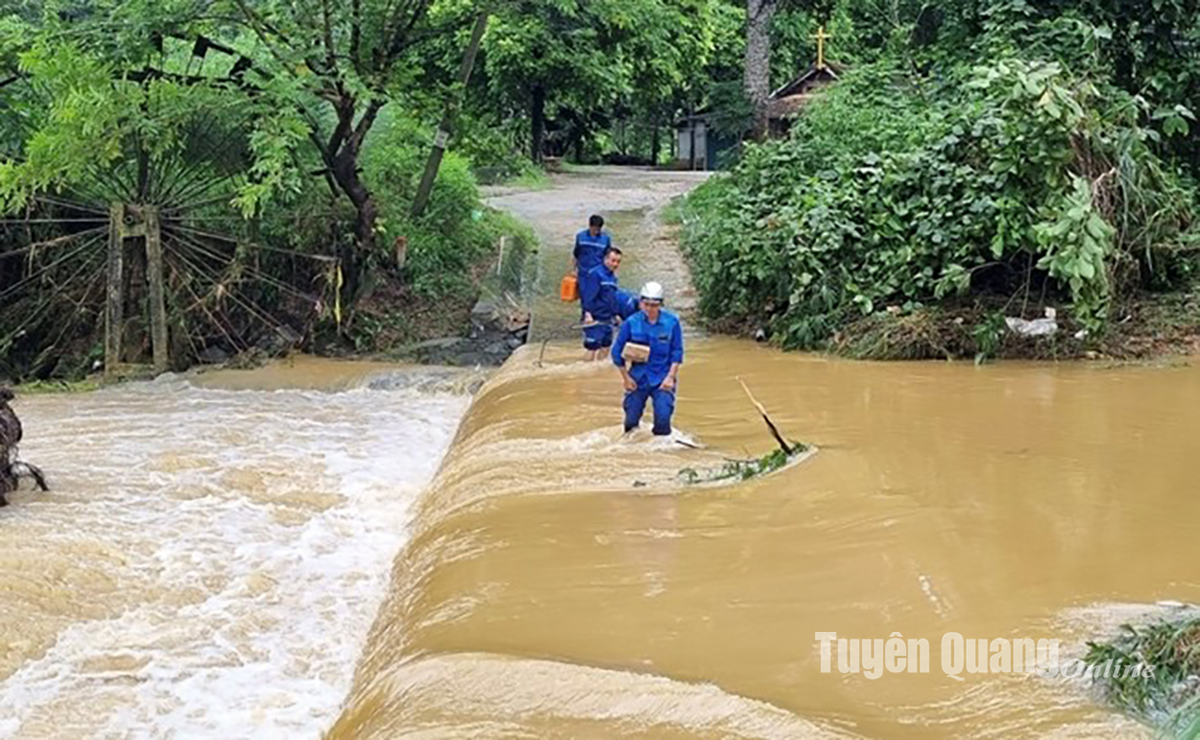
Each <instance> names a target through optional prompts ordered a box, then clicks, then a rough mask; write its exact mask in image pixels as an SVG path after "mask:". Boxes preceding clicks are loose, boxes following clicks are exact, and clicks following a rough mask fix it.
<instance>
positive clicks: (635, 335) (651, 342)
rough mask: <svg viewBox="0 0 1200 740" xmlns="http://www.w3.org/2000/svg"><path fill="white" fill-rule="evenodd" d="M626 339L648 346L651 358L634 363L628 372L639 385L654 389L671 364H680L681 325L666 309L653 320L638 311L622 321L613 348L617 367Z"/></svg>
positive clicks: (681, 348)
mask: <svg viewBox="0 0 1200 740" xmlns="http://www.w3.org/2000/svg"><path fill="white" fill-rule="evenodd" d="M626 342H634V343H635V344H645V345H648V346H649V347H650V359H649V360H648V361H646V362H635V363H633V369H631V370H630V371H629V374H630V375H631V376H633V379H634V380H635V381H637V384H638V387H639V388H657V387H658V386H660V385H662V382H663V381H664V380H666V379H667V373H669V372H670V371H671V365H674V364H683V325H682V324H680V323H679V319H678V318H677V317H676V316H675V314H673V313H670V312H669V311H662V312H661V313H659V315H658V321H656V322H654V323H650V319H649V318H647V317H646V312H645V311H638V312H637V313H635V314H634V315H633V316H630V317H629V319H628V320H627V321H626V322H625V323H623V324H621V330H620V331H619V332H617V341H616V342H614V343H613V348H612V359H613V364H614V365H616V366H617V367H623V366H624V365H625V360H624V358H623V357H622V355H623V354H624V353H625V343H626Z"/></svg>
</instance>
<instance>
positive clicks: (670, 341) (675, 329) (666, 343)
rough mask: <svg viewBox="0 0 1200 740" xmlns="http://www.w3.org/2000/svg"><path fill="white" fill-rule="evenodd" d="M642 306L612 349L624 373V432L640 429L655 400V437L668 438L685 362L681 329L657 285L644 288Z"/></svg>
mask: <svg viewBox="0 0 1200 740" xmlns="http://www.w3.org/2000/svg"><path fill="white" fill-rule="evenodd" d="M639 305H640V307H641V310H640V311H638V312H637V313H635V314H634V315H632V316H630V317H629V320H628V321H626V322H625V323H623V324H621V330H620V331H619V332H618V333H617V341H616V342H614V343H613V347H612V358H613V364H615V365H616V366H617V367H618V368H619V369H620V370H621V379H622V381H624V384H625V403H624V406H625V431H626V432H629V431H632V430H634V429H636V428H637V426H638V424H639V423H640V422H641V420H642V412H643V411H645V409H646V402H647V401H653V404H654V433H655V434H656V435H659V436H665V435H668V434H670V433H671V416H672V414H674V413H675V386H676V383H677V380H678V377H679V366H680V365H682V364H683V326H682V325H681V324H680V323H679V318H678V317H676V316H675V314H673V313H671V312H670V311H664V310H663V307H662V305H663V287H662V286H661V285H659V284H658V283H653V282H651V283H646V284H645V285H643V286H642V291H641V301H640V302H639ZM627 345H629V350H630V351H629V355H630V357H629V360H628V361H626V358H625V354H626V352H625V350H626V346H627ZM639 345H640V346H639ZM635 347H636V351H635ZM646 348H648V350H649V351H646Z"/></svg>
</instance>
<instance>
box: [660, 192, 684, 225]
mask: <svg viewBox="0 0 1200 740" xmlns="http://www.w3.org/2000/svg"><path fill="white" fill-rule="evenodd" d="M683 201H684V196H682V195H677V196H675V197H674V198H672V199H671V201H670V202H669V203H667V205H665V206H663V209H662V214H661V218H662V222H663V223H664V224H666V225H667V226H681V225H682V224H683Z"/></svg>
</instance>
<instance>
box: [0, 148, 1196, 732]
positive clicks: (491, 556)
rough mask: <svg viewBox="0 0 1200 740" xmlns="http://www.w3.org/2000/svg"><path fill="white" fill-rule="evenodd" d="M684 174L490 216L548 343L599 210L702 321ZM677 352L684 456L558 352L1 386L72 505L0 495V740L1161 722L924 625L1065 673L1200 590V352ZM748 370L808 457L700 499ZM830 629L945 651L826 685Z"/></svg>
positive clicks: (571, 351)
mask: <svg viewBox="0 0 1200 740" xmlns="http://www.w3.org/2000/svg"><path fill="white" fill-rule="evenodd" d="M689 177H693V176H691V175H687V174H686V173H685V174H684V175H679V176H675V175H667V176H663V180H662V181H661V182H658V181H655V182H641V184H639V181H641V180H645V179H647V178H646V177H645V176H643V175H632V176H631V175H624V174H622V175H618V176H614V177H611V178H610V177H607V176H602V175H600V174H598V173H592V172H588V173H585V174H584V175H574V176H572V177H569V178H564V182H565V183H566V184H565V185H564V184H562V183H560V187H558V188H557V189H556V190H554V191H552V192H551V193H540V194H509V195H506V196H503V197H501V198H497V199H496V201H498V202H497V205H503V206H504V207H506V208H509V209H510V210H512V211H514V212H516V213H518V214H520V215H522V216H524V217H526V218H529V219H531V220H533V221H534V222H535V224H536V225H537V227H538V230H539V233H540V234H541V236H542V237H543V239H544V240H546V241H545V242H544V243H543V247H542V250H541V252H540V253H539V255H540V256H539V259H540V260H542V262H543V265H542V276H543V290H542V292H541V293H542V303H543V304H544V308H543V310H542V313H541V315H542V316H543V317H544V320H545V321H546V322H547V323H546V324H543V327H542V328H540V329H539V328H538V324H537V320H535V325H534V332H535V336H536V337H537V338H538V339H541V338H548V339H549V338H554V337H557V336H560V335H561V336H564V337H565V336H567V335H569V332H566V333H565V334H559V333H556V332H555V331H554V325H555V322H556V321H557V322H559V323H567V322H570V321H573V318H572V315H573V312H575V311H577V307H576V306H574V304H559V303H555V301H556V299H555V298H553V296H554V292H553V289H554V288H555V287H556V286H557V280H558V278H559V277H560V276H561V270H562V265H563V264H565V260H566V256H567V254H569V245H570V242H569V239H570V237H571V235H572V234H573V233H574V231H576V230H578V228H582V221H583V220H584V219H585V218H586V215H587V214H588V213H590V212H591V211H592V210H601V212H604V213H606V214H609V215H613V216H614V217H613V218H612V219H611V221H612V223H613V225H614V236H615V238H616V240H617V242H618V243H619V244H622V245H625V246H630V247H632V248H631V249H630V259H629V261H628V264H629V266H630V269H629V271H628V272H627V273H624V274H623V276H622V280H623V282H624V283H625V284H626V285H632V284H636V282H637V281H638V280H640V279H645V278H650V277H658V276H660V275H666V276H667V277H665V278H664V280H665V281H666V283H667V291H668V302H669V306H670V307H672V308H679V307H680V306H683V307H686V305H687V298H688V297H689V294H690V289H689V286H688V284H687V279H686V268H685V267H684V266H683V265H682V264H681V263H680V261H679V258H678V251H677V249H676V248H675V247H674V245H671V244H668V243H666V242H664V241H663V237H662V229H661V227H660V226H659V225H658V223H657V221H656V220H655V216H654V214H655V212H656V211H657V210H658V209H660V208H661V206H662V205H663V204H664V203H665V202H666V200H667V199H668V198H670V197H671V196H672V195H673V194H675V193H677V192H680V191H682V190H685V189H686V188H687V187H690V184H694V182H695V180H694V178H693V179H692V180H690V181H689V180H688V178H689ZM598 203H599V204H602V205H597V204H598ZM608 206H611V207H612V210H611V211H606V210H604V208H605V207H608ZM547 276H548V277H547ZM556 317H557V318H556ZM693 327H694V324H689V329H690V328H693ZM687 341H688V354H687V359H686V364H685V366H684V368H683V371H682V373H681V382H680V390H679V407H678V415H677V419H676V421H677V425H678V427H679V428H680V430H681V431H682V433H684V434H685V435H686V436H687V437H688V438H690V439H691V440H693V441H695V442H697V443H699V445H700V446H701V449H690V448H687V447H684V446H682V445H679V444H676V443H675V442H674V441H672V440H669V439H667V440H661V439H658V440H656V439H653V438H651V437H650V436H649V434H648V433H647V432H646V431H645V430H642V431H639V432H637V433H635V434H634V435H632V436H630V437H624V436H622V435H621V434H620V428H619V423H620V413H619V404H620V399H621V389H620V385H619V381H618V378H617V375H616V373H615V370H614V369H613V368H612V367H611V365H609V364H607V363H599V364H594V365H587V364H584V363H581V362H579V361H578V359H579V356H580V351H579V349H578V347H577V345H576V342H575V341H571V342H566V341H563V342H551V343H550V344H549V345H548V348H547V350H546V354H545V357H544V363H543V362H539V350H540V349H541V347H540V342H539V343H538V344H535V345H533V346H530V347H526V348H524V349H522V350H519V351H518V352H517V353H516V354H515V355H514V356H513V357H512V359H511V360H510V361H509V362H508V363H507V364H506V365H505V366H504V367H503V368H501V369H500V370H499V371H498V372H497V373H496V374H495V375H494V376H493V377H491V379H490V380H488V381H487V383H486V384H485V385H483V387H482V388H481V389H479V390H478V392H477V394H476V395H475V397H474V399H473V400H469V396H468V393H470V392H472V391H475V390H476V389H477V388H478V385H479V383H480V382H481V380H482V378H481V376H479V375H476V374H472V373H461V372H456V371H449V370H444V369H435V368H421V369H414V368H397V367H394V366H389V365H370V364H349V365H348V364H345V363H332V362H321V361H314V360H305V359H300V360H298V361H296V362H295V363H293V364H285V365H281V366H275V367H271V368H266V369H264V370H260V371H252V372H249V373H236V374H211V375H203V376H200V377H199V378H198V379H195V380H193V381H189V380H182V379H177V378H174V379H173V378H166V379H163V380H160V381H157V382H154V383H145V384H133V385H128V386H122V387H119V388H114V389H110V390H105V391H101V392H98V393H95V394H88V395H71V396H40V397H25V398H22V399H20V400H19V402H18V404H19V405H18V407H17V409H18V412H19V413H20V414H21V416H22V418H23V420H24V421H25V427H26V435H27V437H26V443H25V444H24V445H23V448H22V453H23V456H24V457H25V458H26V459H28V460H29V461H31V462H34V463H37V464H39V465H41V466H42V467H43V468H45V470H46V471H47V473H48V474H49V475H50V476H51V483H52V485H53V486H54V492H53V493H51V494H49V495H45V496H40V497H39V496H36V495H34V494H32V493H28V492H26V493H22V494H20V495H19V496H16V497H15V500H14V504H15V505H14V506H12V507H9V508H7V509H5V510H3V511H0V738H5V739H7V738H19V739H21V740H33V739H38V740H42V739H49V738H53V739H54V740H74V739H75V738H79V739H81V740H82V739H84V738H87V739H89V740H90V739H93V738H98V739H103V740H108V739H110V738H111V739H112V740H117V739H121V740H124V739H125V738H181V739H184V740H191V739H192V738H200V739H206V738H214V739H215V738H221V739H222V740H224V739H227V738H228V739H232V738H247V739H249V738H254V739H255V740H257V739H258V738H267V739H270V738H288V739H289V740H292V739H297V740H304V739H306V738H309V739H312V738H318V737H322V736H324V737H327V738H329V740H377V739H378V740H382V739H384V738H386V739H388V740H394V739H397V738H421V739H422V740H434V739H438V738H446V739H447V740H460V739H462V738H504V739H506V740H511V739H513V738H530V739H531V740H532V739H534V738H537V739H539V740H542V739H561V740H592V739H595V740H610V739H613V738H644V739H646V740H717V739H721V740H724V739H726V738H764V739H768V740H774V739H776V738H871V739H876V740H961V739H964V738H988V739H990V738H995V739H996V740H1000V739H1001V738H1003V739H1004V740H1010V739H1015V740H1024V739H1029V740H1034V739H1038V740H1040V739H1042V738H1060V739H1063V738H1072V739H1076V738H1077V739H1079V740H1084V739H1089V740H1090V739H1091V738H1099V737H1104V738H1149V737H1151V733H1150V732H1149V731H1148V730H1146V729H1144V728H1142V727H1140V726H1138V725H1135V724H1134V723H1132V722H1130V721H1128V720H1125V719H1123V718H1121V717H1120V716H1119V715H1117V714H1115V713H1113V712H1112V711H1109V710H1108V709H1105V708H1104V707H1103V706H1102V705H1101V704H1100V703H1099V702H1097V701H1096V700H1095V698H1094V697H1093V696H1092V695H1090V694H1089V692H1088V690H1087V687H1086V685H1085V684H1083V683H1082V682H1078V681H1074V682H1072V681H1063V680H1061V679H1054V678H1042V677H1038V676H1035V675H1027V674H1019V673H1012V672H1004V671H1001V672H989V673H985V674H984V673H978V674H969V673H962V674H961V675H955V676H948V675H947V672H946V671H943V670H942V665H941V663H942V657H943V656H942V654H941V653H942V650H941V642H942V638H943V636H944V635H946V634H948V633H959V634H961V635H963V636H964V637H967V638H973V639H985V640H997V639H1024V638H1029V639H1033V640H1038V639H1057V640H1061V641H1062V643H1063V646H1064V650H1065V652H1066V653H1067V654H1069V655H1074V654H1078V652H1079V651H1080V650H1081V649H1082V646H1083V645H1084V643H1085V641H1086V640H1089V639H1094V638H1096V637H1099V636H1101V635H1103V634H1105V633H1107V632H1108V631H1109V630H1111V629H1114V628H1115V627H1116V625H1118V624H1119V623H1120V622H1121V621H1122V620H1125V619H1129V618H1134V617H1137V616H1139V615H1140V614H1142V613H1144V611H1145V610H1146V609H1148V608H1150V607H1151V606H1152V605H1153V604H1155V602H1158V601H1165V600H1177V601H1182V602H1197V601H1200V557H1198V552H1197V550H1198V548H1197V539H1196V537H1195V523H1196V521H1198V518H1200V495H1198V493H1200V491H1198V486H1197V484H1196V482H1195V481H1196V472H1195V466H1194V462H1193V459H1194V458H1195V457H1196V453H1197V452H1198V451H1200V444H1198V443H1197V441H1196V440H1198V439H1200V414H1197V413H1196V411H1195V410H1196V409H1197V408H1200V366H1188V365H1186V364H1183V363H1180V364H1178V365H1175V366H1164V367H1155V368H1151V367H1125V368H1106V367H1101V366H1100V365H1098V364H1090V365H1089V364H1067V365H1060V366H1050V365H1033V364H1020V363H1004V364H1000V365H995V366H985V367H975V366H973V365H971V364H969V363H965V364H945V363H929V364H873V363H854V362H843V361H836V360H830V359H824V358H820V357H812V356H802V355H795V354H783V353H780V352H777V351H775V350H773V349H770V348H767V347H764V346H761V345H756V344H753V343H749V342H741V341H734V340H729V339H719V338H704V337H701V336H697V334H696V333H694V332H693V333H689V336H688V340H687ZM738 378H741V379H743V380H745V382H746V383H747V384H748V385H749V387H750V388H751V389H753V391H754V394H755V396H757V397H758V399H759V400H760V401H762V402H763V403H764V404H765V405H766V407H767V408H768V409H769V410H770V412H771V414H772V416H773V418H774V419H775V420H776V422H777V423H778V424H779V426H780V427H781V428H782V429H783V430H784V432H785V433H786V434H787V435H788V436H790V437H792V438H794V439H797V440H803V441H805V442H808V443H811V444H813V445H815V447H816V452H815V454H813V455H812V456H811V457H809V458H807V459H805V460H803V461H802V462H800V463H798V464H796V465H794V466H792V467H789V468H786V469H784V470H781V471H779V472H777V473H775V474H772V475H770V476H768V477H765V478H761V479H758V480H752V481H745V482H736V483H729V484H727V485H713V486H706V487H696V486H688V485H685V484H684V483H683V482H682V478H681V472H683V471H687V470H699V471H705V470H710V469H715V468H717V467H719V466H721V465H723V464H724V463H725V462H726V461H727V460H728V459H731V458H733V459H745V458H751V457H755V456H758V455H761V454H763V453H766V452H767V451H769V450H770V449H771V446H772V443H771V440H770V438H769V437H768V435H767V433H766V431H765V429H764V427H763V424H762V421H761V419H760V418H759V417H758V415H757V413H756V412H755V411H754V409H753V408H752V407H751V406H750V404H749V402H748V401H747V399H746V397H745V395H744V393H743V392H742V390H741V387H740V385H739V384H738V382H737V379H738ZM468 405H469V406H470V407H469V409H468ZM452 438H453V441H452ZM817 633H836V634H837V636H838V637H841V638H859V639H871V640H881V641H882V640H888V639H889V638H891V637H893V636H895V637H897V638H902V639H904V640H922V639H923V640H927V641H928V643H929V645H930V646H931V650H930V656H929V657H930V660H929V663H930V670H929V671H928V672H918V673H907V672H905V673H893V672H884V673H883V674H882V675H880V676H878V677H877V678H874V679H872V678H869V677H868V676H867V675H866V674H864V673H863V672H862V671H859V672H845V673H844V672H842V671H841V670H840V665H839V664H840V662H841V658H842V657H843V655H842V654H841V653H839V654H838V656H837V657H835V658H833V660H832V665H831V668H830V670H829V671H828V672H823V671H822V658H821V649H820V645H819V642H818V639H817ZM1001 668H1003V667H1002V666H1001Z"/></svg>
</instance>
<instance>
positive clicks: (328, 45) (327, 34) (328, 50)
mask: <svg viewBox="0 0 1200 740" xmlns="http://www.w3.org/2000/svg"><path fill="white" fill-rule="evenodd" d="M321 19H322V23H323V25H324V42H325V64H327V65H328V66H329V71H330V72H331V73H332V74H335V75H336V74H337V69H338V66H337V50H336V49H335V48H334V46H333V24H332V23H331V22H330V20H329V0H321Z"/></svg>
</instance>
